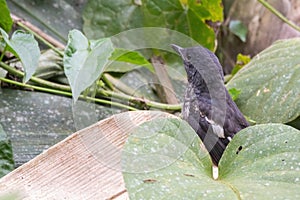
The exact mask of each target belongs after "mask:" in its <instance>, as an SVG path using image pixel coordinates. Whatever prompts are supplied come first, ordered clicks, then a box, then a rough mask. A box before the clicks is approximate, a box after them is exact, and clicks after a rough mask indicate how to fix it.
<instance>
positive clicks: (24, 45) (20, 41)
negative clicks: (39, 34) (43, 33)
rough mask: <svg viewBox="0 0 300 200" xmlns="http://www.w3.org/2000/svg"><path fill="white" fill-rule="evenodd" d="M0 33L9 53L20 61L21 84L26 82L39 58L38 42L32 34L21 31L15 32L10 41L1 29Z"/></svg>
mask: <svg viewBox="0 0 300 200" xmlns="http://www.w3.org/2000/svg"><path fill="white" fill-rule="evenodd" d="M0 31H1V34H2V36H3V38H4V41H5V43H6V44H7V46H8V47H9V51H10V52H12V53H13V54H14V55H15V56H16V57H18V58H19V59H20V60H21V62H22V64H23V67H24V70H25V76H24V78H23V82H27V81H28V80H29V79H30V78H31V76H32V75H33V74H34V72H35V70H36V68H37V66H38V62H39V57H40V48H39V45H38V42H37V41H36V40H35V39H34V37H33V35H32V34H30V33H25V32H24V31H21V30H18V31H15V32H14V33H13V35H12V36H11V39H10V40H9V38H8V35H7V33H6V32H5V31H4V30H3V29H1V28H0Z"/></svg>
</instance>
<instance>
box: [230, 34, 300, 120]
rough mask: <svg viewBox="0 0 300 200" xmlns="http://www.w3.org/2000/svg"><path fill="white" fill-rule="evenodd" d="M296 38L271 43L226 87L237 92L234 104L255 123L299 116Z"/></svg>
mask: <svg viewBox="0 0 300 200" xmlns="http://www.w3.org/2000/svg"><path fill="white" fill-rule="evenodd" d="M299 63H300V39H299V38H297V39H289V40H283V41H279V42H276V43H274V44H273V45H272V46H270V47H269V48H267V49H266V50H264V51H262V52H261V53H259V54H258V55H257V56H256V57H254V58H253V59H252V60H251V62H250V63H248V65H246V66H245V67H243V69H241V70H240V71H239V72H238V73H237V74H236V75H235V76H234V77H233V78H232V79H231V80H230V81H229V82H228V84H227V88H228V89H230V88H236V89H238V90H241V94H240V95H239V97H238V99H237V100H236V103H237V105H238V107H239V108H240V110H241V111H242V112H243V114H244V115H247V116H249V117H250V118H251V119H253V120H255V121H256V122H257V123H267V122H280V123H286V122H290V121H292V120H294V119H296V118H297V117H298V116H299V115H300V98H299V96H300V89H299V88H300V65H299Z"/></svg>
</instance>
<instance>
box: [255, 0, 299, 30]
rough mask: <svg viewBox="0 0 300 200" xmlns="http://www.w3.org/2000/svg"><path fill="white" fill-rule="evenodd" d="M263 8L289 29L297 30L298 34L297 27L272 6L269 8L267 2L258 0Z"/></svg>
mask: <svg viewBox="0 0 300 200" xmlns="http://www.w3.org/2000/svg"><path fill="white" fill-rule="evenodd" d="M258 1H259V2H260V3H261V4H262V5H263V6H265V8H267V9H268V10H270V11H271V12H272V13H273V14H275V15H276V16H277V17H278V18H279V19H281V20H282V21H283V22H285V23H286V24H288V25H289V26H290V27H292V28H293V29H295V30H297V31H299V32H300V27H299V26H297V25H296V24H295V23H294V22H292V21H290V20H289V19H288V18H286V17H285V16H283V15H282V14H281V13H280V12H279V11H278V10H276V9H275V8H274V7H273V6H271V5H270V4H269V3H268V2H266V1H265V0H258Z"/></svg>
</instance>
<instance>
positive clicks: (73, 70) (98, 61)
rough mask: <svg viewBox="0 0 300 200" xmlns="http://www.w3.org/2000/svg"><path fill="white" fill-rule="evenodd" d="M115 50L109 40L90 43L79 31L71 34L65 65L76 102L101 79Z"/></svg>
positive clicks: (64, 60)
mask: <svg viewBox="0 0 300 200" xmlns="http://www.w3.org/2000/svg"><path fill="white" fill-rule="evenodd" d="M113 50H114V49H113V46H112V43H111V40H110V39H109V38H107V39H100V40H91V41H89V40H88V39H87V38H86V37H85V36H84V35H83V34H82V33H81V32H80V31H78V30H73V31H71V32H70V33H69V40H68V44H67V47H66V49H65V54H64V59H63V63H64V70H65V73H66V76H67V78H68V80H69V83H70V86H71V89H72V95H73V98H74V99H75V100H77V99H78V97H79V96H80V93H81V92H82V91H84V90H85V89H86V88H88V87H89V86H91V85H92V84H93V83H94V82H95V81H96V80H97V79H98V78H99V76H100V75H101V73H102V72H103V70H104V66H105V65H106V64H107V63H108V62H109V60H108V59H109V57H110V56H111V54H112V52H113Z"/></svg>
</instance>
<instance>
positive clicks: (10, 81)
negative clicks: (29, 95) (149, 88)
mask: <svg viewBox="0 0 300 200" xmlns="http://www.w3.org/2000/svg"><path fill="white" fill-rule="evenodd" d="M0 81H3V82H6V83H10V84H14V85H17V86H20V87H26V88H31V89H34V90H38V91H42V92H48V93H52V94H59V95H64V96H70V97H72V93H71V92H66V91H61V90H55V89H50V88H44V87H39V86H35V85H29V84H26V83H20V82H17V81H13V80H9V79H6V78H2V77H0ZM79 98H80V99H85V100H90V101H94V102H97V103H103V104H107V105H111V106H115V107H119V108H125V109H127V110H131V111H135V110H138V109H136V108H134V107H131V106H127V105H124V104H121V103H118V102H113V101H109V100H104V99H98V98H93V97H88V96H84V95H80V96H79Z"/></svg>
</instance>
